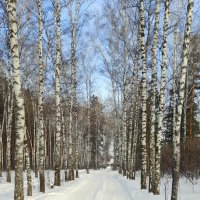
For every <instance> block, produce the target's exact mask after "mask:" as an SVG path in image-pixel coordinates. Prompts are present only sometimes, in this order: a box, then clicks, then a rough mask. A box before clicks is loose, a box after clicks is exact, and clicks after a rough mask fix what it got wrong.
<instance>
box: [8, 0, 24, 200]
mask: <svg viewBox="0 0 200 200" xmlns="http://www.w3.org/2000/svg"><path fill="white" fill-rule="evenodd" d="M7 3H8V20H9V32H10V47H11V54H12V64H13V69H12V72H13V91H14V94H15V99H16V116H17V119H16V155H15V194H14V198H15V199H16V200H23V199H24V184H23V140H24V135H25V113H24V99H23V94H22V91H21V80H20V64H19V47H18V38H17V31H18V28H17V20H16V0H14V1H13V0H8V1H7Z"/></svg>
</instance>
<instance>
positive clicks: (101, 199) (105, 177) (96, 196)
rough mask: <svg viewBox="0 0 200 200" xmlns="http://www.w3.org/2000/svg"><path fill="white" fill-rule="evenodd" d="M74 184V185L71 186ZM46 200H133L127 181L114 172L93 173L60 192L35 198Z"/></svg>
mask: <svg viewBox="0 0 200 200" xmlns="http://www.w3.org/2000/svg"><path fill="white" fill-rule="evenodd" d="M71 183H73V184H71ZM34 199H35V200H36V199H45V200H56V199H57V200H132V198H131V195H130V194H129V193H128V190H127V189H126V181H124V182H123V181H121V179H120V178H119V175H117V173H113V172H112V171H108V170H102V171H92V172H91V174H89V175H84V177H82V178H80V179H76V181H72V182H70V186H69V188H66V190H62V191H60V192H58V193H57V192H56V193H54V192H53V191H52V193H51V192H50V193H47V194H46V195H45V196H44V195H41V196H38V197H35V198H34Z"/></svg>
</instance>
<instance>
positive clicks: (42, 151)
mask: <svg viewBox="0 0 200 200" xmlns="http://www.w3.org/2000/svg"><path fill="white" fill-rule="evenodd" d="M38 27H39V98H38V121H39V130H38V134H39V137H40V140H39V178H40V192H45V141H44V140H45V136H44V116H43V99H44V67H43V49H42V48H43V47H42V29H43V22H42V0H38Z"/></svg>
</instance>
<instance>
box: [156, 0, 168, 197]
mask: <svg viewBox="0 0 200 200" xmlns="http://www.w3.org/2000/svg"><path fill="white" fill-rule="evenodd" d="M168 16H169V1H168V0H166V1H165V14H164V27H163V45H162V64H161V83H160V98H159V111H158V133H157V137H156V158H155V188H154V194H160V160H161V139H162V133H163V112H164V107H165V101H164V100H165V99H164V98H165V87H166V61H167V30H168Z"/></svg>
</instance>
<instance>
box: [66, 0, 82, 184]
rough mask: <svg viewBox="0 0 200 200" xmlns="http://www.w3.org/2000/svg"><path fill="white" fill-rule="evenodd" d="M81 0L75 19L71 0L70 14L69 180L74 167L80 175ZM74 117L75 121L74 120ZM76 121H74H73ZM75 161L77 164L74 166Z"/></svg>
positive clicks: (77, 1) (77, 6) (77, 0)
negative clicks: (78, 56) (78, 46)
mask: <svg viewBox="0 0 200 200" xmlns="http://www.w3.org/2000/svg"><path fill="white" fill-rule="evenodd" d="M80 4H81V2H80V1H79V0H76V9H75V17H74V19H73V14H72V0H69V16H70V32H71V68H72V72H71V73H72V74H71V81H72V82H71V100H70V101H71V102H70V117H69V157H70V159H69V168H70V170H69V180H74V168H76V175H77V176H78V169H77V166H78V164H77V162H78V157H77V149H76V146H77V143H78V141H77V139H78V129H77V97H76V96H77V95H76V92H77V91H76V90H77V77H76V42H77V41H76V36H77V25H78V17H79V11H80ZM73 119H74V121H73ZM73 122H74V123H73ZM72 124H74V129H75V130H74V132H75V155H74V156H75V159H74V157H73V155H72V133H73V131H72ZM74 163H75V166H74Z"/></svg>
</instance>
